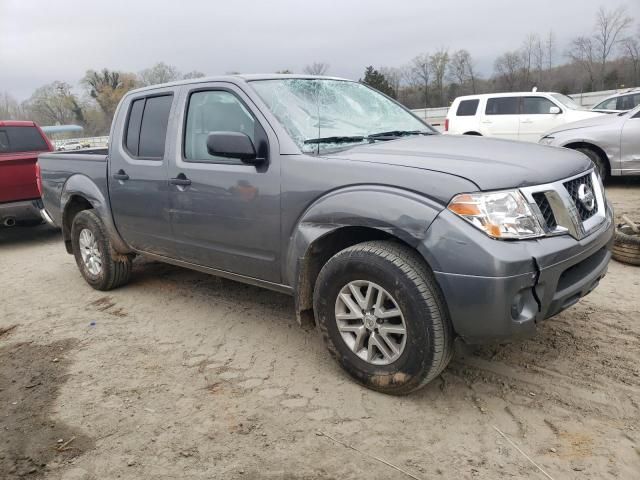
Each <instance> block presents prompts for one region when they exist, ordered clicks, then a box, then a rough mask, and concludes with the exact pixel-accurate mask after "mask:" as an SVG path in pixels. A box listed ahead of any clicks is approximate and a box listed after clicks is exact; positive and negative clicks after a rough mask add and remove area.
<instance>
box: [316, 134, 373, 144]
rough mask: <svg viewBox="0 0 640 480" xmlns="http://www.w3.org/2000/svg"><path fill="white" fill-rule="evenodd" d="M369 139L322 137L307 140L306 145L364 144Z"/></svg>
mask: <svg viewBox="0 0 640 480" xmlns="http://www.w3.org/2000/svg"><path fill="white" fill-rule="evenodd" d="M366 138H367V137H365V136H363V135H354V136H351V137H321V138H310V139H309V140H305V141H304V143H305V145H308V144H312V143H313V144H316V143H349V142H362V141H363V140H365V139H366Z"/></svg>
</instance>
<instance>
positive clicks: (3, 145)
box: [0, 120, 54, 227]
mask: <svg viewBox="0 0 640 480" xmlns="http://www.w3.org/2000/svg"><path fill="white" fill-rule="evenodd" d="M53 150H54V148H53V145H52V144H51V142H50V141H49V139H48V138H47V136H46V135H45V134H44V132H43V131H42V130H41V129H40V127H39V126H38V125H36V124H35V123H34V122H24V121H1V120H0V226H5V227H13V226H14V225H17V224H33V223H40V222H41V221H42V218H41V216H40V209H41V208H42V202H41V200H40V191H39V188H38V183H39V175H38V171H37V170H38V168H37V164H36V162H37V160H38V154H39V153H42V152H51V151H53Z"/></svg>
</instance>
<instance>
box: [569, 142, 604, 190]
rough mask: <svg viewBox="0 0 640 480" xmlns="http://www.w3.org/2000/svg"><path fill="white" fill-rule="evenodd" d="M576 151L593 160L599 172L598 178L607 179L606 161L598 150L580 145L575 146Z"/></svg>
mask: <svg viewBox="0 0 640 480" xmlns="http://www.w3.org/2000/svg"><path fill="white" fill-rule="evenodd" d="M576 151H578V152H580V153H584V154H585V155H586V156H587V157H589V159H590V160H591V161H592V162H593V164H594V165H595V166H596V169H597V170H598V173H599V174H600V178H601V179H602V181H603V182H604V181H605V180H606V179H607V175H608V170H607V163H606V161H605V160H604V159H603V158H602V157H601V156H600V154H599V153H598V152H596V151H595V150H592V149H591V148H586V147H580V148H576Z"/></svg>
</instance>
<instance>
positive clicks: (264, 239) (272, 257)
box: [169, 83, 281, 283]
mask: <svg viewBox="0 0 640 480" xmlns="http://www.w3.org/2000/svg"><path fill="white" fill-rule="evenodd" d="M183 95H184V96H186V106H187V108H186V109H183V112H182V118H181V119H180V125H181V127H180V128H179V132H180V135H181V139H180V141H179V144H180V145H181V148H180V149H178V150H177V151H176V152H175V153H174V157H173V159H172V162H171V163H170V165H169V202H170V211H171V224H172V227H173V233H174V237H175V240H176V243H177V249H178V252H179V258H180V259H181V260H185V261H187V262H190V263H194V264H197V265H202V266H205V267H210V268H215V269H218V270H224V271H228V272H231V273H235V274H240V275H244V276H248V277H252V278H257V279H260V280H266V281H270V282H276V283H278V282H280V279H281V275H280V158H279V153H278V143H277V139H276V137H275V133H274V132H273V131H272V130H271V127H270V126H269V125H268V123H267V122H266V120H265V119H264V117H263V116H262V115H261V114H260V112H259V111H258V110H257V109H255V107H254V108H252V107H250V105H252V103H251V100H250V99H249V98H248V97H247V96H246V94H245V93H244V92H242V90H241V89H240V88H238V87H236V86H234V85H231V84H228V83H224V84H221V83H211V84H205V85H203V84H196V85H189V86H187V87H185V91H184V92H183ZM214 131H218V132H220V131H223V132H240V133H244V134H246V135H247V136H249V138H251V140H252V141H253V143H254V145H255V148H256V150H259V149H263V150H262V151H263V152H264V154H265V155H264V156H265V157H266V161H265V162H264V163H261V164H259V165H251V164H246V163H243V162H242V161H241V160H240V159H234V158H223V157H217V156H213V155H210V154H209V153H208V151H207V137H208V135H209V133H211V132H214ZM261 156H262V155H261Z"/></svg>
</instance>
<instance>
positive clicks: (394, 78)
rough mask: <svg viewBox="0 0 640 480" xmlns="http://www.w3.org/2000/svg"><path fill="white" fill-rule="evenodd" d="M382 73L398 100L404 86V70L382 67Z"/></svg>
mask: <svg viewBox="0 0 640 480" xmlns="http://www.w3.org/2000/svg"><path fill="white" fill-rule="evenodd" d="M380 73H381V74H382V75H384V78H386V79H387V83H388V84H389V85H390V86H391V88H392V90H393V93H394V94H395V98H398V95H399V94H400V87H401V86H402V76H403V72H402V69H400V68H397V67H381V68H380Z"/></svg>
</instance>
